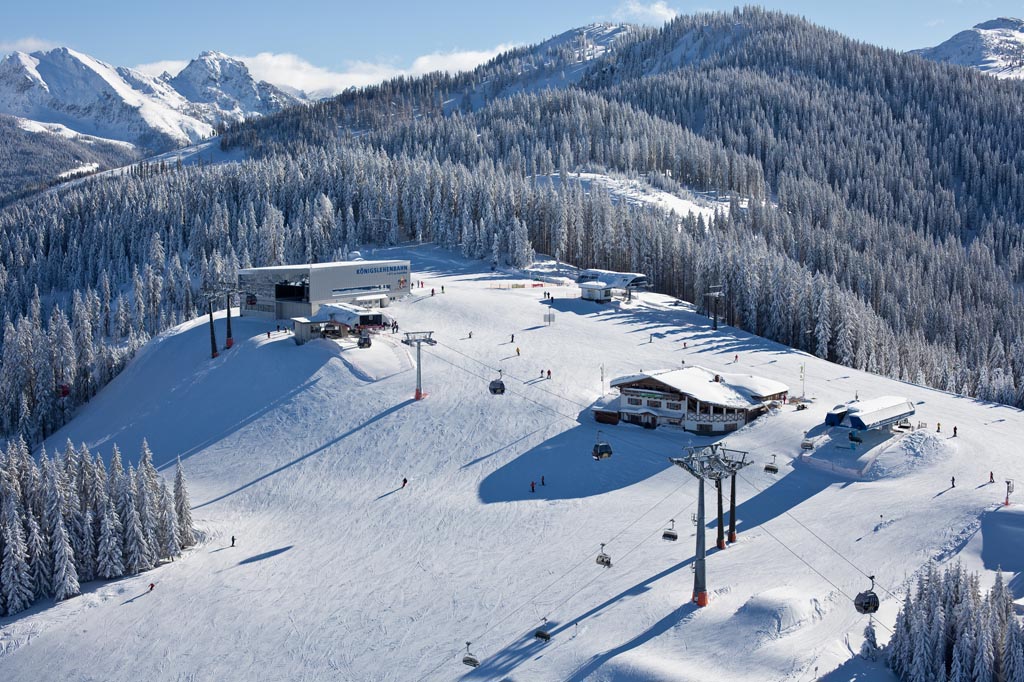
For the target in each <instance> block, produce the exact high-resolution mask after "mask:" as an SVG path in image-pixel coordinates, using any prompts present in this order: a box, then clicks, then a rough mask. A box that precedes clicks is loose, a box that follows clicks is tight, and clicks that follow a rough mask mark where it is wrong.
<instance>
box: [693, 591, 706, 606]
mask: <svg viewBox="0 0 1024 682" xmlns="http://www.w3.org/2000/svg"><path fill="white" fill-rule="evenodd" d="M693 603H695V604H696V605H697V606H698V607H699V608H704V607H705V606H707V605H708V593H707V592H694V593H693Z"/></svg>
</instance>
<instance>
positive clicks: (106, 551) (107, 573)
mask: <svg viewBox="0 0 1024 682" xmlns="http://www.w3.org/2000/svg"><path fill="white" fill-rule="evenodd" d="M120 525H121V524H120V523H118V522H117V512H116V511H115V510H114V505H112V504H109V505H108V506H107V509H106V512H105V513H104V514H103V520H102V522H101V523H100V542H99V553H98V556H97V559H96V571H97V573H98V575H99V577H101V578H106V579H108V580H109V579H110V578H119V577H121V576H122V575H124V562H123V561H122V556H121V555H122V542H121V537H120Z"/></svg>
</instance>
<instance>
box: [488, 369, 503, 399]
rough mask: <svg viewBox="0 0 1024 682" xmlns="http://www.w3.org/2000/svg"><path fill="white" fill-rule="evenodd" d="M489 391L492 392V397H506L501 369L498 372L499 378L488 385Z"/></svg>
mask: <svg viewBox="0 0 1024 682" xmlns="http://www.w3.org/2000/svg"><path fill="white" fill-rule="evenodd" d="M487 390H488V391H490V392H491V395H505V382H504V381H502V380H501V370H500V369H499V370H498V378H497V379H494V380H493V381H491V383H490V384H488V385H487Z"/></svg>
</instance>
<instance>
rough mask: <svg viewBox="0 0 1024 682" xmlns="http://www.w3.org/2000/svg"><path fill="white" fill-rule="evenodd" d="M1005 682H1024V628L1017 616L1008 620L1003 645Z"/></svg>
mask: <svg viewBox="0 0 1024 682" xmlns="http://www.w3.org/2000/svg"><path fill="white" fill-rule="evenodd" d="M1003 680H1004V682H1024V629H1022V627H1021V624H1020V623H1019V622H1018V621H1017V619H1016V618H1011V619H1010V620H1009V621H1008V624H1007V629H1006V641H1005V643H1004V645H1003Z"/></svg>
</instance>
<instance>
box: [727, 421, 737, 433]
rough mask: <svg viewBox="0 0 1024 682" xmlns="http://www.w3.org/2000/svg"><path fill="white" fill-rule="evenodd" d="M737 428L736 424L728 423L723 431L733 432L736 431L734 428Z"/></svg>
mask: <svg viewBox="0 0 1024 682" xmlns="http://www.w3.org/2000/svg"><path fill="white" fill-rule="evenodd" d="M737 426H738V425H737V424H736V422H729V423H727V424H726V425H725V430H726V431H735V430H736V428H737Z"/></svg>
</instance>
